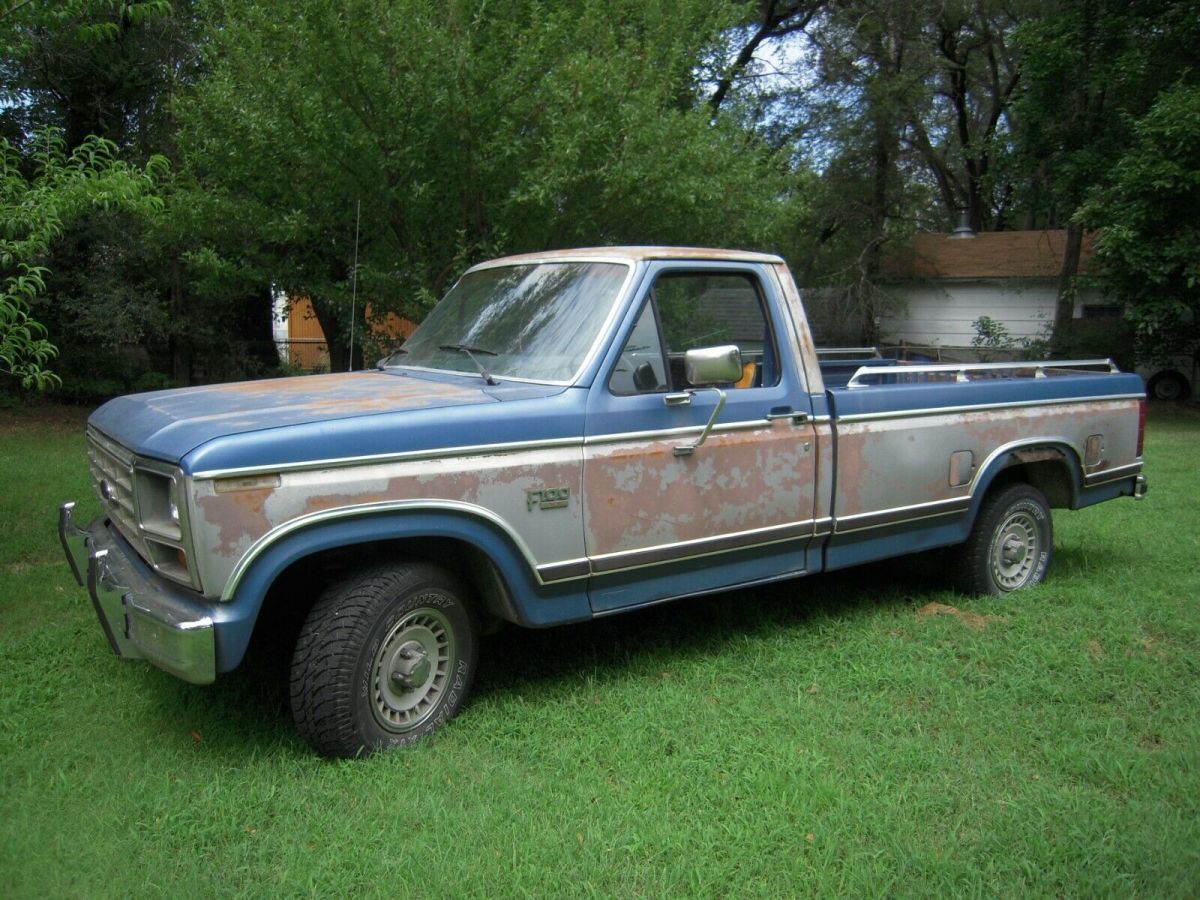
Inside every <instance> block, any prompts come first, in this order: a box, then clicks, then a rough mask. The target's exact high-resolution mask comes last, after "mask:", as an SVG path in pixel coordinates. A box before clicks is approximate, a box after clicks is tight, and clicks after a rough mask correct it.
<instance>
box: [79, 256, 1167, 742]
mask: <svg viewBox="0 0 1200 900" xmlns="http://www.w3.org/2000/svg"><path fill="white" fill-rule="evenodd" d="M862 363H863V364H862V365H861V366H857V365H856V366H853V367H848V366H847V364H846V361H845V360H825V361H824V363H823V362H822V359H821V357H819V355H818V353H817V351H816V350H815V349H814V347H813V343H812V337H811V334H810V332H809V327H808V323H807V320H806V318H805V315H804V309H803V307H802V305H801V299H800V293H799V291H798V290H797V288H796V285H795V284H794V282H793V280H792V277H791V275H790V273H789V271H788V269H787V266H786V265H785V264H784V262H783V260H781V259H780V258H778V257H776V256H770V255H765V254H760V253H745V252H734V251H725V250H696V249H683V248H661V247H633V248H626V247H605V248H595V249H587V250H570V251H556V252H548V253H538V254H532V255H527V256H516V257H509V258H505V259H499V260H494V261H491V262H485V263H483V264H481V265H477V266H475V267H473V268H471V269H470V270H469V271H467V272H466V273H465V274H464V275H463V276H462V278H461V279H460V280H459V281H458V282H457V283H456V284H455V285H454V287H453V288H452V289H451V290H450V291H449V293H448V294H447V295H446V297H445V298H444V299H443V300H442V301H441V303H439V304H438V305H437V306H436V307H435V308H434V310H433V311H432V312H431V313H430V314H429V316H428V317H427V318H426V320H425V321H424V322H423V323H422V324H421V326H420V327H419V328H418V329H417V331H416V332H415V333H414V334H413V335H412V336H411V337H410V338H409V339H408V340H407V341H406V342H405V343H404V344H403V346H402V347H401V348H400V349H398V350H397V351H396V352H394V353H393V354H392V355H391V356H389V357H387V358H385V359H384V360H382V361H381V362H380V363H379V365H378V367H377V368H375V369H374V370H371V371H364V372H353V373H345V374H332V375H319V376H307V377H299V378H285V379H278V380H265V381H255V382H248V383H243V384H224V385H212V386H208V387H196V388H187V389H180V390H169V391H160V392H155V393H148V394H140V395H136V396H128V397H120V398H118V399H116V400H113V401H111V402H109V403H107V404H105V405H104V406H102V407H100V408H99V409H98V410H96V412H95V413H94V414H93V415H92V416H91V418H90V420H89V424H88V428H87V440H88V448H89V450H88V452H89V458H90V466H91V477H92V482H93V486H94V488H95V490H96V492H97V494H98V495H99V497H100V500H101V503H102V505H103V515H102V516H100V517H99V518H97V519H96V520H95V521H93V522H92V523H91V524H90V525H89V526H87V528H86V529H80V528H79V527H78V526H77V525H76V523H75V522H74V520H73V507H74V504H70V503H68V504H65V505H64V506H63V507H62V508H61V509H60V511H59V533H60V536H61V539H62V543H63V548H64V551H65V553H66V556H67V559H68V561H69V562H70V565H71V567H72V569H73V570H74V572H75V575H76V578H77V579H78V580H79V581H80V583H81V584H83V585H86V586H87V589H88V592H89V594H90V595H91V599H92V602H93V604H94V605H95V608H96V611H97V613H98V615H99V619H100V623H101V625H102V626H103V629H104V633H105V635H106V636H107V639H108V643H109V644H110V645H111V647H112V649H113V650H114V651H115V652H116V654H117V655H118V656H121V657H124V658H128V659H137V658H143V659H146V660H149V661H150V662H152V663H154V664H155V665H157V666H159V667H161V668H162V669H165V670H166V671H168V672H171V673H173V674H175V675H177V676H179V677H180V678H183V679H186V680H188V681H191V682H196V683H206V682H211V681H213V680H214V679H215V678H216V676H217V675H218V674H219V673H222V672H228V671H229V670H231V669H233V668H235V667H236V666H238V665H239V664H240V663H241V661H242V659H243V656H244V654H245V652H246V649H247V645H248V644H249V642H250V638H251V635H252V633H253V632H254V630H255V627H256V623H257V624H258V625H259V627H260V628H267V627H269V625H267V624H264V622H266V621H268V620H269V619H270V616H268V615H266V614H267V613H269V612H272V611H279V610H283V609H286V610H291V611H294V612H295V613H296V614H297V615H298V616H300V617H302V621H303V624H302V625H301V626H300V628H299V636H298V638H297V640H296V642H295V646H294V649H293V650H291V659H292V664H291V702H292V708H293V713H294V716H295V720H296V724H297V727H298V729H299V731H300V732H301V734H302V735H303V736H304V737H305V738H306V739H307V740H308V741H309V742H310V743H311V744H312V745H313V746H314V747H315V748H316V749H317V750H318V751H319V752H321V753H323V754H326V755H330V756H349V755H355V754H358V753H362V752H370V751H373V750H376V749H381V748H388V747H393V746H397V745H401V744H405V743H408V742H410V741H412V740H414V739H416V738H418V737H420V736H421V735H423V734H426V733H428V732H430V731H431V730H433V729H435V728H437V727H438V726H440V725H441V724H442V723H443V722H444V721H445V720H447V719H448V718H450V717H451V716H453V715H454V714H455V712H456V711H457V710H458V709H459V708H460V707H461V706H462V704H463V702H464V700H465V698H466V696H467V693H468V691H469V689H470V685H471V680H472V676H473V674H474V670H475V665H476V658H477V652H478V646H479V635H480V634H481V632H484V631H485V630H486V629H487V628H489V627H491V626H494V625H496V624H498V623H500V622H513V623H516V624H518V625H523V626H531V627H541V626H549V625H556V624H559V623H566V622H578V621H581V620H584V619H590V618H594V617H597V616H606V615H610V614H613V613H617V612H621V611H624V610H630V609H637V608H639V607H644V606H647V605H649V604H654V603H660V602H662V601H666V600H673V599H677V598H681V597H689V596H695V595H698V594H704V593H709V592H713V591H724V590H728V589H732V588H745V587H747V586H750V585H757V584H763V583H766V582H773V581H777V580H780V579H784V578H794V577H797V576H802V575H809V574H813V573H816V572H825V571H830V570H834V569H841V568H844V567H846V566H852V565H855V564H857V563H863V562H867V561H869V560H878V559H883V558H885V557H893V556H897V555H900V554H906V553H913V552H917V551H922V550H929V549H932V548H937V547H951V546H954V547H955V549H954V550H953V551H951V553H952V555H953V558H954V559H955V561H956V570H957V571H956V578H957V582H958V584H959V585H960V586H961V587H962V588H963V589H964V590H966V591H968V592H973V593H991V594H1005V593H1008V592H1010V591H1015V590H1017V589H1020V588H1024V587H1027V586H1029V585H1032V584H1035V583H1038V582H1040V581H1042V579H1043V578H1044V577H1045V575H1046V571H1047V567H1048V566H1049V563H1050V556H1051V545H1052V540H1051V518H1050V509H1051V508H1052V507H1061V508H1068V509H1078V508H1080V507H1084V506H1090V505H1092V504H1094V503H1099V502H1101V501H1104V500H1111V499H1114V498H1117V497H1121V496H1132V497H1140V496H1142V494H1144V492H1145V479H1144V476H1143V475H1142V474H1141V471H1142V435H1143V431H1144V425H1145V393H1144V389H1143V385H1142V382H1141V380H1140V379H1139V378H1138V376H1137V375H1133V374H1125V373H1121V372H1119V371H1118V370H1117V368H1116V367H1115V366H1113V365H1111V364H1110V363H1109V362H1108V361H1107V360H1103V361H1096V360H1083V361H1058V362H1019V363H993V364H972V365H903V364H897V363H895V362H894V361H887V360H879V359H871V360H863V361H862ZM823 365H824V366H825V368H826V370H827V375H825V374H823V373H822V366H823ZM851 369H852V370H851ZM834 384H836V385H837V386H831V385H834Z"/></svg>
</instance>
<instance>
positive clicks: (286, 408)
mask: <svg viewBox="0 0 1200 900" xmlns="http://www.w3.org/2000/svg"><path fill="white" fill-rule="evenodd" d="M502 393H503V392H501V391H489V392H485V390H484V389H483V385H482V383H480V384H478V385H475V384H471V383H469V382H466V383H464V382H463V381H461V380H459V379H454V380H449V379H446V380H442V379H437V380H434V379H430V378H422V377H415V376H412V375H409V374H397V373H395V372H380V371H368V372H352V373H345V374H338V375H306V376H301V377H298V378H269V379H264V380H262V381H245V382H238V383H234V384H217V385H210V386H207V387H195V388H182V389H178V390H170V391H154V392H152V393H147V394H132V395H130V396H127V397H118V398H116V399H115V400H111V401H109V402H108V403H106V404H104V405H103V406H101V407H100V408H99V409H98V410H96V411H95V412H94V413H93V414H92V416H91V419H90V420H89V422H90V424H91V425H92V426H94V427H96V428H98V429H99V430H100V431H103V432H104V433H105V434H107V435H109V436H110V437H112V438H114V439H115V440H117V441H119V442H120V443H121V444H123V445H125V446H126V447H128V448H129V449H131V450H133V451H134V452H135V453H139V454H142V455H144V456H151V457H155V458H157V459H163V460H168V461H176V460H179V459H181V458H182V457H183V456H184V455H185V454H187V453H188V452H189V451H191V450H192V449H194V448H196V447H199V446H200V445H201V444H204V443H206V442H207V441H211V440H213V439H214V438H219V437H224V436H228V435H234V434H246V433H248V432H254V431H262V430H265V429H269V428H280V427H284V426H289V425H309V424H314V423H321V422H330V421H333V420H336V419H347V418H354V417H359V416H369V415H377V414H383V413H395V412H401V411H403V410H409V409H434V408H439V407H449V406H463V405H468V404H478V403H488V404H490V403H495V402H497V400H498V399H499V397H500V396H502ZM493 394H495V395H496V396H493Z"/></svg>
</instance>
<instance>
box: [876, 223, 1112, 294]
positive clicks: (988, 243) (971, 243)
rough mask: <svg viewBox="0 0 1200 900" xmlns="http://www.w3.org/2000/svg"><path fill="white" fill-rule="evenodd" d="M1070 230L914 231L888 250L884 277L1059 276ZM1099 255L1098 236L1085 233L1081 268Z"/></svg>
mask: <svg viewBox="0 0 1200 900" xmlns="http://www.w3.org/2000/svg"><path fill="white" fill-rule="evenodd" d="M1066 242H1067V232H1066V231H1065V230H1063V229H1053V230H1046V231H985V232H982V233H980V234H977V235H976V236H975V237H973V238H951V237H950V236H949V235H947V234H914V235H913V236H912V237H911V238H910V239H909V240H908V241H906V242H905V243H904V244H903V245H901V246H900V247H897V248H896V249H895V250H893V251H892V252H890V253H888V254H887V255H886V256H885V257H884V259H883V264H882V271H883V276H884V277H885V278H888V279H891V280H896V281H909V280H926V279H941V278H945V279H966V278H1057V277H1058V274H1059V271H1060V270H1061V269H1062V260H1063V250H1064V248H1065V247H1066ZM1094 256H1095V246H1094V235H1092V234H1085V235H1084V236H1083V249H1082V251H1081V253H1080V259H1079V272H1080V274H1086V273H1087V272H1088V270H1089V264H1090V263H1091V261H1092V259H1093V257H1094Z"/></svg>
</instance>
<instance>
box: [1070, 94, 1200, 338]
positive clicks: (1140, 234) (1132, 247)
mask: <svg viewBox="0 0 1200 900" xmlns="http://www.w3.org/2000/svg"><path fill="white" fill-rule="evenodd" d="M1132 131H1133V136H1134V139H1133V143H1132V146H1130V148H1129V149H1128V150H1127V151H1126V152H1125V153H1124V154H1123V155H1122V156H1121V158H1120V159H1119V160H1118V162H1117V164H1116V167H1115V169H1114V172H1113V177H1112V179H1111V182H1110V183H1109V184H1108V185H1107V186H1106V187H1105V188H1103V189H1102V190H1099V191H1097V192H1096V193H1095V194H1094V195H1093V197H1092V199H1091V200H1090V202H1088V203H1087V204H1086V205H1085V206H1084V207H1083V209H1082V211H1081V213H1080V219H1081V221H1082V222H1083V224H1085V225H1086V226H1087V227H1089V228H1095V229H1097V230H1098V232H1099V237H1098V239H1097V242H1096V252H1097V254H1098V255H1099V257H1100V259H1101V261H1102V263H1103V274H1104V277H1105V279H1106V280H1107V281H1108V283H1109V284H1110V286H1111V287H1112V288H1113V290H1114V292H1115V293H1116V295H1117V296H1118V297H1120V298H1121V299H1122V300H1123V301H1125V302H1126V303H1128V304H1130V307H1131V312H1130V317H1131V319H1132V321H1133V323H1134V325H1135V328H1136V334H1137V338H1138V344H1139V351H1140V355H1141V356H1143V357H1145V358H1150V359H1157V360H1161V359H1164V358H1166V357H1170V356H1173V355H1179V354H1190V355H1193V356H1194V355H1195V353H1196V350H1197V345H1198V343H1200V221H1197V218H1196V210H1197V209H1200V85H1192V84H1179V85H1176V86H1175V87H1172V88H1171V89H1169V90H1167V91H1164V92H1163V93H1162V94H1161V95H1160V96H1159V98H1158V99H1157V101H1156V102H1155V104H1154V106H1153V107H1152V108H1151V109H1150V111H1149V112H1148V113H1147V114H1146V115H1145V116H1144V117H1143V118H1141V119H1140V120H1139V121H1137V122H1136V123H1134V124H1133V126H1132Z"/></svg>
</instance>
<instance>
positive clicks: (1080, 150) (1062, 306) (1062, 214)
mask: <svg viewBox="0 0 1200 900" xmlns="http://www.w3.org/2000/svg"><path fill="white" fill-rule="evenodd" d="M1017 44H1018V47H1019V51H1020V54H1021V66H1022V73H1023V74H1022V89H1021V93H1020V96H1019V98H1018V100H1017V103H1016V107H1017V121H1018V129H1017V131H1016V133H1015V134H1014V144H1015V152H1014V154H1013V158H1012V173H1011V174H1012V177H1013V178H1014V179H1016V180H1019V181H1021V182H1023V183H1022V184H1021V186H1020V188H1019V190H1018V193H1019V198H1020V199H1019V201H1018V206H1019V207H1021V208H1023V211H1024V220H1025V224H1026V227H1037V226H1041V227H1052V228H1053V227H1062V226H1063V225H1065V226H1066V228H1067V241H1066V247H1065V250H1064V254H1063V264H1062V270H1061V274H1060V277H1059V291H1058V304H1057V307H1056V310H1055V318H1054V334H1053V337H1052V341H1051V342H1052V344H1053V346H1054V348H1055V349H1056V350H1057V351H1058V352H1062V348H1064V347H1065V346H1066V345H1067V344H1068V342H1069V338H1068V331H1069V329H1070V327H1071V320H1072V316H1073V312H1074V299H1075V297H1074V288H1073V285H1074V280H1075V277H1076V275H1077V273H1078V269H1079V260H1080V256H1081V249H1082V243H1083V226H1082V220H1081V219H1080V218H1078V217H1076V215H1075V213H1076V211H1077V210H1078V209H1079V208H1080V206H1081V205H1082V204H1083V202H1084V201H1085V199H1086V198H1087V197H1088V195H1089V194H1090V193H1091V192H1092V191H1093V190H1095V189H1096V188H1097V187H1098V186H1102V185H1105V184H1107V183H1108V181H1109V179H1110V177H1111V175H1112V173H1113V171H1114V169H1115V166H1116V164H1117V161H1118V160H1119V159H1120V158H1121V157H1122V155H1123V153H1124V152H1125V151H1126V150H1127V149H1128V148H1129V147H1130V146H1131V144H1132V143H1133V142H1134V141H1135V140H1136V137H1135V133H1134V129H1133V127H1132V126H1133V123H1134V122H1135V121H1136V120H1137V119H1138V118H1140V117H1141V116H1143V115H1144V114H1145V113H1146V112H1147V110H1149V108H1150V107H1151V106H1152V105H1153V103H1154V102H1155V98H1156V97H1157V96H1158V94H1159V92H1160V91H1162V90H1163V89H1165V88H1167V87H1168V86H1169V85H1171V84H1173V83H1174V82H1175V81H1176V80H1177V79H1178V78H1179V77H1181V75H1183V74H1184V73H1188V72H1194V71H1196V68H1197V65H1198V64H1200V57H1198V55H1197V54H1198V50H1200V9H1198V6H1197V4H1196V2H1195V0H1144V2H1138V3H1130V2H1127V0H1057V2H1055V3H1052V4H1047V6H1046V9H1045V10H1044V12H1043V14H1042V15H1041V16H1039V17H1037V18H1035V19H1033V20H1031V21H1029V22H1027V23H1026V24H1024V25H1023V26H1022V27H1021V28H1020V30H1019V32H1018V34H1017Z"/></svg>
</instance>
